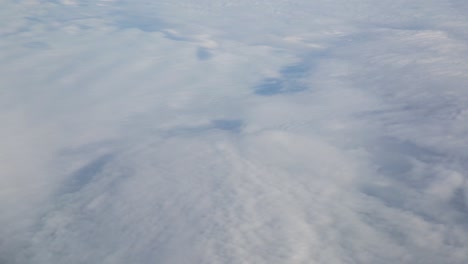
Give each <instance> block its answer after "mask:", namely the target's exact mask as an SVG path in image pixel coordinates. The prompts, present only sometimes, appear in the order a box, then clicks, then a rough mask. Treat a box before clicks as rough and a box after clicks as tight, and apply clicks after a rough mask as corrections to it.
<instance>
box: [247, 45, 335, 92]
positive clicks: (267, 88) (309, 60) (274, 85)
mask: <svg viewBox="0 0 468 264" xmlns="http://www.w3.org/2000/svg"><path fill="white" fill-rule="evenodd" d="M327 54H328V52H327V51H320V52H313V53H310V54H308V55H306V56H304V57H303V59H302V61H300V62H299V63H296V64H293V65H289V66H286V67H284V68H282V69H281V70H280V72H279V73H280V76H279V77H277V78H266V79H264V80H263V81H262V82H261V83H260V84H258V85H256V86H255V87H254V93H255V94H257V95H261V96H272V95H279V94H288V93H297V92H302V91H305V90H307V89H308V88H309V87H308V85H307V84H306V83H305V80H304V79H305V78H306V77H307V75H309V74H310V73H311V72H312V71H313V69H314V68H315V67H316V65H317V63H318V61H319V60H320V59H323V58H326V56H327Z"/></svg>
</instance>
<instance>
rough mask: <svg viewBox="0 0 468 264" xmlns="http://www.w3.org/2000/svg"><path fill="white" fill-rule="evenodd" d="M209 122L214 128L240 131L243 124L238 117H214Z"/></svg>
mask: <svg viewBox="0 0 468 264" xmlns="http://www.w3.org/2000/svg"><path fill="white" fill-rule="evenodd" d="M211 124H212V125H213V127H214V128H216V129H221V130H226V131H232V132H240V130H241V129H242V126H243V122H242V120H239V119H215V120H213V121H211Z"/></svg>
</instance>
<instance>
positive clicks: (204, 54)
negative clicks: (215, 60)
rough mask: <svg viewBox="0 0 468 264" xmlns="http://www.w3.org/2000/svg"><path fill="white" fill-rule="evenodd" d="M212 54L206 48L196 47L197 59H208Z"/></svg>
mask: <svg viewBox="0 0 468 264" xmlns="http://www.w3.org/2000/svg"><path fill="white" fill-rule="evenodd" d="M212 56H213V54H212V53H211V52H210V50H209V49H207V48H203V47H199V48H198V49H197V58H198V59H199V60H209V59H211V57H212Z"/></svg>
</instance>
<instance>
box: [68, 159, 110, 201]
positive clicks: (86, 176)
mask: <svg viewBox="0 0 468 264" xmlns="http://www.w3.org/2000/svg"><path fill="white" fill-rule="evenodd" d="M112 159H113V155H112V154H104V155H101V156H99V157H97V158H96V159H94V160H92V161H90V162H88V163H87V164H86V165H84V166H83V167H81V168H79V169H78V170H77V171H75V172H74V173H72V174H71V175H70V178H69V179H67V180H66V182H65V184H64V187H63V188H62V190H61V193H62V194H66V193H75V192H78V191H80V190H81V189H83V188H84V187H86V186H87V185H88V184H89V183H90V182H91V181H92V180H93V179H95V178H96V176H97V175H98V174H100V173H101V172H102V171H103V170H104V168H105V166H106V165H107V164H108V163H109V162H110V161H111V160H112Z"/></svg>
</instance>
